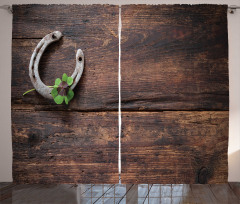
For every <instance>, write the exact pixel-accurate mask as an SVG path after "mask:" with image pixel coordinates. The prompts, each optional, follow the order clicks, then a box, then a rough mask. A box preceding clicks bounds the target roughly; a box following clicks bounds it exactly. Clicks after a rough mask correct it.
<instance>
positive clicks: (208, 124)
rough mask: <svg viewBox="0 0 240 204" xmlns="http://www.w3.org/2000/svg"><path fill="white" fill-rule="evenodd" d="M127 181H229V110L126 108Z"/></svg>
mask: <svg viewBox="0 0 240 204" xmlns="http://www.w3.org/2000/svg"><path fill="white" fill-rule="evenodd" d="M122 121H123V124H122V125H123V130H122V139H121V141H122V173H121V179H122V182H123V183H161V184H168V183H172V184H175V183H179V184H181V183H188V184H189V183H224V182H227V176H228V156H227V149H228V111H218V112H215V111H194V112H190V111H164V112H123V118H122Z"/></svg>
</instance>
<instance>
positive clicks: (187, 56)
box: [121, 5, 229, 110]
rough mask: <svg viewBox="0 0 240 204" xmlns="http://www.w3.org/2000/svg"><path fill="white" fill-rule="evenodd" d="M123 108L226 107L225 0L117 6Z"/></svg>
mask: <svg viewBox="0 0 240 204" xmlns="http://www.w3.org/2000/svg"><path fill="white" fill-rule="evenodd" d="M121 47H122V51H121V53H122V59H121V73H122V109H123V110H228V109H229V97H228V96H229V87H228V33H227V5H223V6H219V5H124V6H122V46H121Z"/></svg>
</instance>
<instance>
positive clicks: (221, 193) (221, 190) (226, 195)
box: [210, 183, 240, 204]
mask: <svg viewBox="0 0 240 204" xmlns="http://www.w3.org/2000/svg"><path fill="white" fill-rule="evenodd" d="M210 189H211V191H212V192H213V194H214V196H215V198H216V199H217V203H223V204H224V203H240V200H239V199H238V197H237V196H236V195H235V193H234V192H233V191H232V189H231V188H230V186H229V185H228V184H227V183H226V184H220V185H217V184H211V185H210Z"/></svg>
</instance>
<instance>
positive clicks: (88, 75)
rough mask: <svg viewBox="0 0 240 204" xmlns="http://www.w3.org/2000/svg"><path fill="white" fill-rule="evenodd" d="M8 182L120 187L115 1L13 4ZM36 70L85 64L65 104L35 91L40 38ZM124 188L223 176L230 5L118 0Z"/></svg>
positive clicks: (52, 71) (49, 78) (47, 74)
mask: <svg viewBox="0 0 240 204" xmlns="http://www.w3.org/2000/svg"><path fill="white" fill-rule="evenodd" d="M13 12H14V15H13V44H12V66H13V69H12V134H13V178H14V181H15V182H18V183H39V182H40V183H118V164H117V161H118V114H117V110H118V82H117V80H118V17H119V16H118V12H119V7H118V6H111V5H88V6H83V5H16V6H13ZM54 30H59V31H61V32H62V33H63V35H64V37H63V39H61V40H60V41H59V42H57V43H55V44H52V45H50V47H49V48H48V49H47V51H46V52H45V53H44V55H43V57H42V59H41V63H40V76H41V78H42V80H43V81H44V82H45V83H46V84H47V85H52V84H53V83H54V80H55V78H57V77H61V75H62V73H64V72H66V73H67V74H71V73H72V71H73V70H74V67H75V52H76V50H77V49H78V48H81V49H82V50H83V51H84V54H85V69H84V72H83V76H82V78H81V80H80V83H79V84H78V86H77V87H76V88H75V89H74V91H75V97H74V99H73V100H72V101H71V103H70V105H69V106H65V105H60V106H59V105H55V104H54V102H53V101H49V100H47V99H44V98H42V97H41V96H39V95H38V94H37V93H34V92H32V93H30V94H28V95H26V96H24V97H23V96H22V93H23V92H25V91H26V90H28V89H31V88H32V84H31V82H30V79H29V77H28V64H29V61H30V57H31V54H32V52H33V50H34V48H35V46H36V45H37V43H38V42H39V40H40V39H41V38H42V37H44V36H45V35H46V34H47V33H50V32H52V31H54ZM121 42H122V51H121V52H122V59H121V63H122V64H121V74H122V83H121V86H122V93H121V94H122V110H123V112H122V144H121V147H122V150H121V151H122V173H121V179H122V183H223V182H227V176H228V162H227V149H228V109H229V107H228V106H229V88H228V34H227V6H218V5H195V6H194V5H158V6H156V5H155V6H153V5H124V6H122V40H121Z"/></svg>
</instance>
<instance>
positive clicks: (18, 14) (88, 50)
mask: <svg viewBox="0 0 240 204" xmlns="http://www.w3.org/2000/svg"><path fill="white" fill-rule="evenodd" d="M118 10H119V9H118V6H109V5H91V6H83V5H16V6H13V43H12V134H13V179H14V182H18V183H39V182H41V183H118V121H117V120H118V116H117V112H116V111H117V108H118V82H117V78H118ZM55 30H59V31H61V32H62V33H63V35H64V37H63V38H62V39H61V40H60V41H59V42H56V43H54V44H52V45H50V46H49V48H48V49H47V51H46V52H45V53H44V55H43V57H42V59H41V63H40V69H39V70H40V71H39V72H40V76H41V78H42V80H43V82H45V84H47V85H53V84H54V81H55V79H56V78H57V77H61V76H62V74H63V73H67V74H68V75H70V74H72V72H73V71H74V68H75V64H76V62H75V53H76V51H77V49H79V48H81V49H82V50H83V52H84V54H85V68H84V72H83V76H82V78H81V80H80V82H79V84H78V85H77V87H76V88H75V89H74V92H75V97H74V99H73V100H72V101H71V103H70V104H69V106H66V105H56V104H54V101H51V100H47V99H44V98H43V97H42V96H40V95H39V94H38V93H36V92H31V93H30V94H27V95H26V96H24V97H23V96H22V94H23V93H24V92H25V91H26V90H28V89H32V88H33V87H32V84H31V81H30V78H29V76H28V65H29V61H30V57H31V55H32V52H33V50H34V48H35V47H36V45H37V44H38V42H39V41H40V39H41V38H43V37H44V36H45V35H46V34H48V33H50V32H53V31H55ZM79 111H81V112H79Z"/></svg>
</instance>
